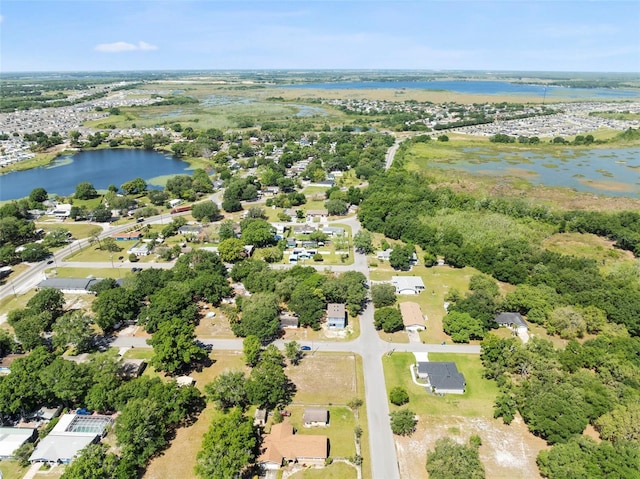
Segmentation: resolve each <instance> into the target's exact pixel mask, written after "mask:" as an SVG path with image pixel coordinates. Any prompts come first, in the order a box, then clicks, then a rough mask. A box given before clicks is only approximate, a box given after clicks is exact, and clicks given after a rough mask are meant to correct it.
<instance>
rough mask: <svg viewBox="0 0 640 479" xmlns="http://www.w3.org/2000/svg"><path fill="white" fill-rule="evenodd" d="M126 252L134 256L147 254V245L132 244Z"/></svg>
mask: <svg viewBox="0 0 640 479" xmlns="http://www.w3.org/2000/svg"><path fill="white" fill-rule="evenodd" d="M127 253H128V254H133V255H136V256H147V255H148V254H149V247H148V246H147V245H142V246H134V247H133V248H131V249H130V250H127Z"/></svg>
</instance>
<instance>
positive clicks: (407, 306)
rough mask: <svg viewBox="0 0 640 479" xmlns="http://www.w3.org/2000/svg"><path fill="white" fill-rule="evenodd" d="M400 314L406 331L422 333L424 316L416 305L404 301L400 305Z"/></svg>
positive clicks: (424, 327)
mask: <svg viewBox="0 0 640 479" xmlns="http://www.w3.org/2000/svg"><path fill="white" fill-rule="evenodd" d="M400 314H402V323H403V324H404V329H405V330H407V331H416V332H417V331H424V330H425V329H427V328H426V326H425V325H424V316H423V314H422V311H421V310H420V305H419V304H418V303H413V302H410V301H406V302H403V303H400Z"/></svg>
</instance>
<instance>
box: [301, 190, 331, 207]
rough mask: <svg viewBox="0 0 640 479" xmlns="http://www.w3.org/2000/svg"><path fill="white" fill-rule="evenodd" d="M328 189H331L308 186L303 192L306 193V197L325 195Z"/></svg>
mask: <svg viewBox="0 0 640 479" xmlns="http://www.w3.org/2000/svg"><path fill="white" fill-rule="evenodd" d="M328 189H329V187H328V186H307V187H306V188H304V189H303V190H302V193H304V194H305V195H317V194H324V192H325V191H327V190H328ZM323 208H324V206H323Z"/></svg>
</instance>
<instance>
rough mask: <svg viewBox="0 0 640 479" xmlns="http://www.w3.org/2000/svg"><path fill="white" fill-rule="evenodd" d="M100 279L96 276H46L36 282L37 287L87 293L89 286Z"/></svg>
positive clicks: (71, 292)
mask: <svg viewBox="0 0 640 479" xmlns="http://www.w3.org/2000/svg"><path fill="white" fill-rule="evenodd" d="M100 281H101V280H100V279H96V278H47V279H45V280H44V281H40V283H38V289H42V288H53V289H57V290H59V291H62V292H63V293H67V294H87V293H90V292H91V291H90V290H89V288H90V287H91V286H92V285H94V284H95V283H99V282H100Z"/></svg>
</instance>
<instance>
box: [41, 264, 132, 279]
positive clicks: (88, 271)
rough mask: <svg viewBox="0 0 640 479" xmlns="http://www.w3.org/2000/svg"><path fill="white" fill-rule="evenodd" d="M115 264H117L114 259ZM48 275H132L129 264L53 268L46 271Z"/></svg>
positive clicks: (119, 276) (111, 276)
mask: <svg viewBox="0 0 640 479" xmlns="http://www.w3.org/2000/svg"><path fill="white" fill-rule="evenodd" d="M114 263H115V264H117V263H116V262H115V261H114ZM54 272H55V273H54ZM46 274H47V276H55V277H57V278H88V277H89V276H93V277H94V278H113V279H118V278H124V277H126V276H129V275H131V271H130V268H129V265H127V266H123V267H116V268H51V269H49V270H47V271H46Z"/></svg>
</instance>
